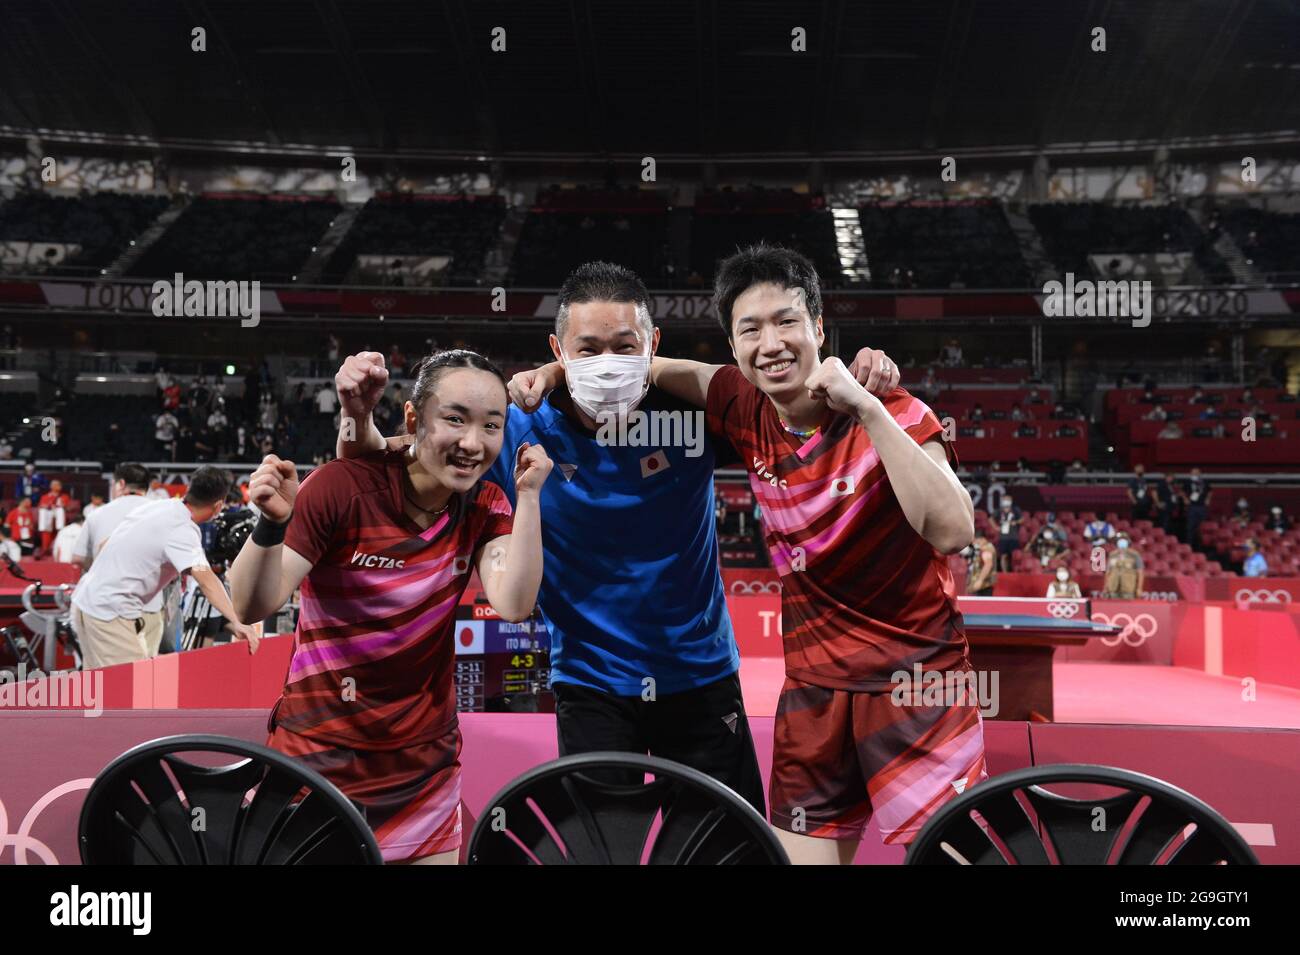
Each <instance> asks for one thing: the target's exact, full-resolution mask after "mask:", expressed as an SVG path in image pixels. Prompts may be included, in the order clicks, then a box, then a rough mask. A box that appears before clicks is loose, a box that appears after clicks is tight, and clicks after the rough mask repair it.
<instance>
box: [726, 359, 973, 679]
mask: <svg viewBox="0 0 1300 955" xmlns="http://www.w3.org/2000/svg"><path fill="white" fill-rule="evenodd" d="M884 405H885V408H886V409H887V410H888V411H889V413H890V414H891V415H893V417H894V420H895V421H897V422H898V423H899V425H900V426H901V427H902V428H903V430H905V431H906V432H907V433H908V434H910V435H911V436H912V438H913V439H914V440H915V441H916V442H917V444H922V443H924V442H925V441H927V440H929V439H930V438H933V437H935V436H936V435H938V434H940V433H941V432H942V430H943V429H942V428H941V427H940V425H939V421H938V419H937V418H936V417H935V416H934V413H933V412H932V411H931V410H930V409H929V408H928V407H926V405H925V403H924V402H922V401H921V400H919V399H918V398H915V397H913V396H912V395H910V394H908V393H907V391H905V390H904V389H902V388H895V389H894V391H892V392H891V393H890V394H889V395H888V396H887V397H886V398H885V399H884ZM708 417H709V426H710V427H711V428H714V429H720V430H722V431H724V432H725V433H726V435H727V436H728V437H729V438H730V439H731V442H732V444H734V445H735V446H736V450H737V451H739V452H740V455H741V457H742V458H743V459H744V462H745V464H746V465H747V466H748V467H749V469H750V475H749V482H750V485H751V486H752V487H753V489H754V494H755V495H756V497H757V499H758V503H759V507H760V508H761V509H762V514H763V526H764V533H765V535H766V539H767V546H768V550H769V551H770V552H771V554H772V563H773V565H774V566H775V567H776V570H777V573H778V574H780V576H781V587H782V594H781V632H782V638H783V643H784V648H785V666H786V673H787V674H788V675H789V676H790V677H791V678H792V679H795V680H800V681H802V682H804V683H810V684H813V685H815V686H822V687H828V688H831V689H842V690H858V691H864V692H879V691H882V690H891V689H893V687H894V684H893V683H891V682H890V677H891V675H892V674H894V673H895V672H897V671H899V670H905V671H908V672H909V673H910V672H911V670H912V667H913V665H914V664H921V665H922V666H923V667H924V669H926V670H932V669H935V670H966V669H969V667H970V664H969V660H968V656H967V647H966V634H965V630H964V629H963V626H962V617H961V613H960V612H959V611H958V610H957V589H956V585H955V584H954V582H953V577H952V574H951V572H950V571H949V570H948V561H947V558H946V557H944V556H943V555H942V554H940V553H939V552H938V551H937V550H935V549H934V547H932V546H931V545H930V544H928V543H927V542H926V541H925V539H924V538H922V537H921V536H920V535H919V534H917V533H916V531H914V530H913V529H912V527H911V525H910V524H908V523H907V518H906V517H905V516H904V514H903V509H902V507H901V506H900V505H899V503H898V498H897V497H896V496H895V495H894V491H893V488H892V487H891V486H890V483H889V478H888V477H887V476H886V474H885V466H884V464H882V463H881V460H880V456H879V454H878V453H877V452H876V449H875V447H874V446H873V445H872V443H871V438H870V437H868V435H867V431H866V429H865V428H863V427H862V425H860V424H859V423H858V422H857V421H855V420H853V419H852V418H850V417H849V416H847V415H836V416H835V417H834V418H833V420H832V421H831V423H830V424H828V425H827V426H826V427H825V428H823V429H822V430H821V431H820V432H818V433H817V434H815V435H814V436H813V437H812V438H810V439H808V440H807V441H806V442H805V441H803V440H802V439H800V438H799V437H797V436H796V435H793V434H791V433H790V432H788V431H786V430H785V428H783V427H782V426H781V421H780V418H779V417H778V416H777V413H776V408H775V407H774V406H773V405H772V403H771V402H770V401H769V400H768V398H767V396H766V395H764V394H763V393H762V392H761V391H759V390H758V388H756V387H755V386H754V385H752V384H750V383H749V382H748V381H746V380H745V377H744V376H743V375H742V374H741V373H740V369H739V368H737V367H736V366H734V365H728V366H726V367H723V368H721V369H720V370H719V371H718V372H717V374H715V375H714V376H713V382H712V384H710V386H709V398H708ZM945 447H949V448H950V446H949V445H948V444H947V443H946V442H945ZM950 453H951V449H950Z"/></svg>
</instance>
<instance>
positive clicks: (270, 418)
mask: <svg viewBox="0 0 1300 955" xmlns="http://www.w3.org/2000/svg"><path fill="white" fill-rule="evenodd" d="M279 417H280V408H279V406H278V405H277V404H276V402H275V398H274V397H272V395H271V393H270V392H269V391H264V392H262V400H261V402H260V403H259V404H258V406H257V425H258V427H259V428H262V429H263V430H266V431H270V430H271V429H273V428H274V427H275V422H276V421H277V420H279Z"/></svg>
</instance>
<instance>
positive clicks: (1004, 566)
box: [994, 495, 1024, 573]
mask: <svg viewBox="0 0 1300 955" xmlns="http://www.w3.org/2000/svg"><path fill="white" fill-rule="evenodd" d="M994 520H995V521H996V522H997V525H998V566H999V568H1000V569H1001V570H1003V571H1006V572H1008V573H1009V572H1010V571H1011V556H1012V554H1014V553H1015V551H1016V549H1017V548H1018V547H1020V525H1021V524H1023V523H1024V517H1022V516H1021V514H1020V508H1018V507H1016V505H1015V502H1014V501H1012V500H1011V498H1010V496H1007V495H1003V497H1002V503H1001V504H1000V505H999V507H998V513H997V517H996V518H994Z"/></svg>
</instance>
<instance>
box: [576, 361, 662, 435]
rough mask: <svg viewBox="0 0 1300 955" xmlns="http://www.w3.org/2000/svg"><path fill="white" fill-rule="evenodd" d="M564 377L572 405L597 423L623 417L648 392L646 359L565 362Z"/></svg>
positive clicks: (648, 381) (648, 363)
mask: <svg viewBox="0 0 1300 955" xmlns="http://www.w3.org/2000/svg"><path fill="white" fill-rule="evenodd" d="M564 377H565V379H566V380H567V382H568V386H569V394H570V396H572V398H573V403H574V404H576V405H577V406H578V407H579V408H581V409H582V410H583V411H585V412H586V413H587V414H588V415H590V416H591V417H592V418H595V419H596V420H597V421H599V420H600V419H601V417H602V416H604V415H625V414H627V413H628V412H630V411H632V410H633V409H635V408H636V406H637V405H639V404H640V403H641V400H642V399H643V398H645V396H646V392H647V391H649V390H650V356H649V355H592V356H591V357H590V358H578V359H569V358H566V359H565V360H564Z"/></svg>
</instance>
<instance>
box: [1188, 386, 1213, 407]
mask: <svg viewBox="0 0 1300 955" xmlns="http://www.w3.org/2000/svg"><path fill="white" fill-rule="evenodd" d="M1208 400H1209V399H1208V398H1206V397H1205V389H1204V388H1202V387H1201V386H1200V385H1197V386H1196V387H1195V388H1193V389H1192V397H1191V398H1189V399H1188V404H1193V405H1203V404H1205V403H1206V402H1207V401H1208Z"/></svg>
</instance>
